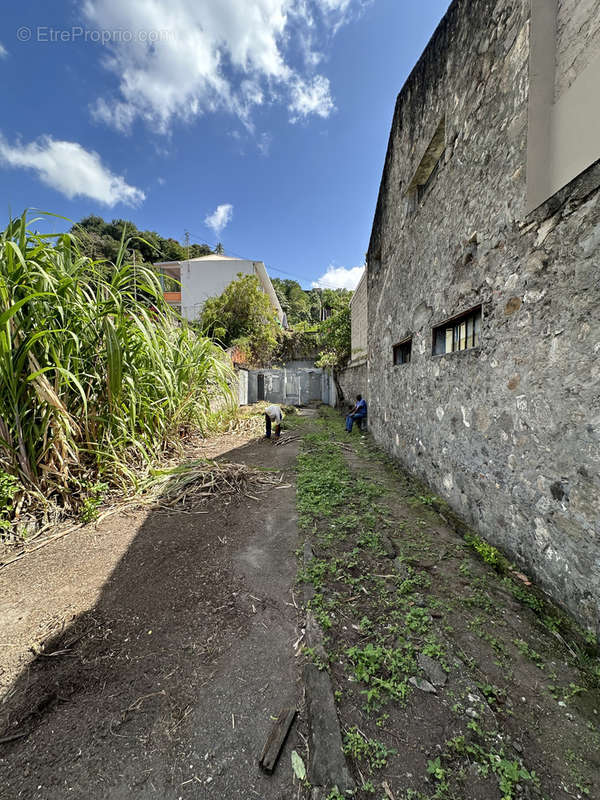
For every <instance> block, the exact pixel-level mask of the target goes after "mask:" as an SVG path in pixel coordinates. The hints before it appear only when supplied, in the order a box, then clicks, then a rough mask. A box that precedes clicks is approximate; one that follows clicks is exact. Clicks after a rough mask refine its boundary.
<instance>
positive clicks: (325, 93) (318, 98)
mask: <svg viewBox="0 0 600 800" xmlns="http://www.w3.org/2000/svg"><path fill="white" fill-rule="evenodd" d="M288 108H289V110H290V112H291V114H292V116H291V118H290V119H291V121H292V122H297V121H298V120H299V119H306V117H308V116H310V115H311V114H316V115H317V116H319V117H324V118H325V117H328V116H329V115H330V114H331V112H332V111H333V109H334V108H335V106H334V105H333V100H332V99H331V94H330V92H329V81H328V79H327V78H324V77H323V76H322V75H316V76H315V77H314V78H313V79H312V81H311V82H310V83H306V82H305V81H303V80H300V79H298V80H297V81H296V83H295V84H294V86H292V102H291V103H290V105H289V106H288Z"/></svg>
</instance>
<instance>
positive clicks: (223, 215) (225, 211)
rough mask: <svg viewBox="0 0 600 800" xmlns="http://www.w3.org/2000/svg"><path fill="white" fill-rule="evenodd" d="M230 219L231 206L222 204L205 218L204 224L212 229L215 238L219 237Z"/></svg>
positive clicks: (231, 215) (231, 213)
mask: <svg viewBox="0 0 600 800" xmlns="http://www.w3.org/2000/svg"><path fill="white" fill-rule="evenodd" d="M232 217H233V206H232V205H231V204H230V203H224V204H223V205H222V206H217V208H216V210H215V211H213V213H212V214H209V215H208V216H207V217H206V219H205V220H204V224H205V225H207V226H208V227H209V228H212V229H213V231H214V232H215V236H220V234H221V231H222V230H224V229H225V228H226V227H227V225H229V223H230V222H231V218H232Z"/></svg>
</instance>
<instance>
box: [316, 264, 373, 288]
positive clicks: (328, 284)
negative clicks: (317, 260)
mask: <svg viewBox="0 0 600 800" xmlns="http://www.w3.org/2000/svg"><path fill="white" fill-rule="evenodd" d="M364 271H365V268H364V267H351V268H350V269H346V267H334V266H333V265H330V266H329V267H328V268H327V272H325V273H324V274H323V275H321V277H320V278H318V279H317V280H316V281H313V282H312V287H313V289H356V287H357V286H358V282H359V281H360V279H361V278H362V274H363V272H364Z"/></svg>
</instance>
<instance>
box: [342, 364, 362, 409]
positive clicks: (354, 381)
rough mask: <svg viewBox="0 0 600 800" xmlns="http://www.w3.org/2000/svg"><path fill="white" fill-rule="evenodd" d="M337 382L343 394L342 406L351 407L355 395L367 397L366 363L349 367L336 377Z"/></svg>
mask: <svg viewBox="0 0 600 800" xmlns="http://www.w3.org/2000/svg"><path fill="white" fill-rule="evenodd" d="M338 382H339V384H340V386H341V389H342V391H343V393H344V400H343V404H344V405H350V406H353V405H354V402H355V400H356V395H357V394H362V396H363V397H364V398H366V397H367V390H368V385H367V362H366V361H363V363H362V364H358V365H356V366H349V367H347V368H346V369H345V370H344V371H343V372H340V374H339V375H338Z"/></svg>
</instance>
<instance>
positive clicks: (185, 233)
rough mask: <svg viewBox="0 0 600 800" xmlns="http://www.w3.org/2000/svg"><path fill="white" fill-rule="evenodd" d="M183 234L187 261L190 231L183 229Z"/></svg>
mask: <svg viewBox="0 0 600 800" xmlns="http://www.w3.org/2000/svg"><path fill="white" fill-rule="evenodd" d="M183 235H184V238H185V246H186V248H187V260H188V261H189V260H190V232H189V231H184V232H183Z"/></svg>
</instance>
